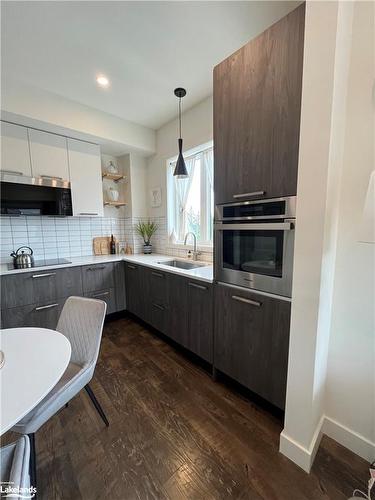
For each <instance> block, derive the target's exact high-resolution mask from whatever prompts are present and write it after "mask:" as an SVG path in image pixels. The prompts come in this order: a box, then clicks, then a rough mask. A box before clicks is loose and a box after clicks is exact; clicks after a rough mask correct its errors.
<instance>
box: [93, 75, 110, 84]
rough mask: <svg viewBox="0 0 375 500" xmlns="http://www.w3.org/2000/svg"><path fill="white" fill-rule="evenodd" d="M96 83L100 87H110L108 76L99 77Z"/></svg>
mask: <svg viewBox="0 0 375 500" xmlns="http://www.w3.org/2000/svg"><path fill="white" fill-rule="evenodd" d="M96 83H97V84H98V85H99V86H100V87H109V80H108V78H107V77H106V76H104V75H98V76H97V77H96Z"/></svg>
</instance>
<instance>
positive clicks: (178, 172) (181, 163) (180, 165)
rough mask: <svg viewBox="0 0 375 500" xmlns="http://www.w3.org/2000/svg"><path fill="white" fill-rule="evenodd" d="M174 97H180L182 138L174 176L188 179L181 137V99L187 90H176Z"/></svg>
mask: <svg viewBox="0 0 375 500" xmlns="http://www.w3.org/2000/svg"><path fill="white" fill-rule="evenodd" d="M174 95H175V96H176V97H178V99H179V101H178V121H179V132H180V137H179V139H178V158H177V162H176V168H175V169H174V172H173V175H174V176H175V177H177V178H178V179H186V177H189V175H188V172H187V169H186V165H185V160H184V157H183V154H182V137H181V99H182V98H183V97H184V96H185V95H186V90H185V89H182V88H178V89H175V91H174Z"/></svg>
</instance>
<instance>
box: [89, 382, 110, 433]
mask: <svg viewBox="0 0 375 500" xmlns="http://www.w3.org/2000/svg"><path fill="white" fill-rule="evenodd" d="M85 389H86V392H87V394H88V395H89V396H90V399H91V401H92V404H93V405H94V406H95V409H96V411H97V412H98V413H99V415H100V416H101V419H102V420H103V422H104V423H105V425H106V426H107V427H109V422H108V419H107V417H106V416H105V413H104V411H103V408H102V407H101V406H100V404H99V401H98V400H97V399H96V397H95V394H94V393H93V391H92V389H91V387H90V386H89V384H87V385H85Z"/></svg>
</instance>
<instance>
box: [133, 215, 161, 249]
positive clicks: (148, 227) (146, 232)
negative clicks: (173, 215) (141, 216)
mask: <svg viewBox="0 0 375 500" xmlns="http://www.w3.org/2000/svg"><path fill="white" fill-rule="evenodd" d="M157 228H158V226H157V224H155V222H151V221H150V220H149V221H147V222H138V224H137V225H136V227H135V229H136V231H137V233H138V234H139V235H140V236H141V237H142V239H143V242H144V245H143V253H152V245H151V237H152V235H153V234H154V233H155V231H156V230H157Z"/></svg>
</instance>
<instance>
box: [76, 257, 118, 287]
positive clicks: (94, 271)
mask: <svg viewBox="0 0 375 500" xmlns="http://www.w3.org/2000/svg"><path fill="white" fill-rule="evenodd" d="M114 274H115V273H114V266H113V263H112V262H108V263H104V264H95V265H92V266H83V267H82V283H83V292H84V293H85V294H86V293H87V292H94V291H96V290H107V289H109V288H115V278H114Z"/></svg>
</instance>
